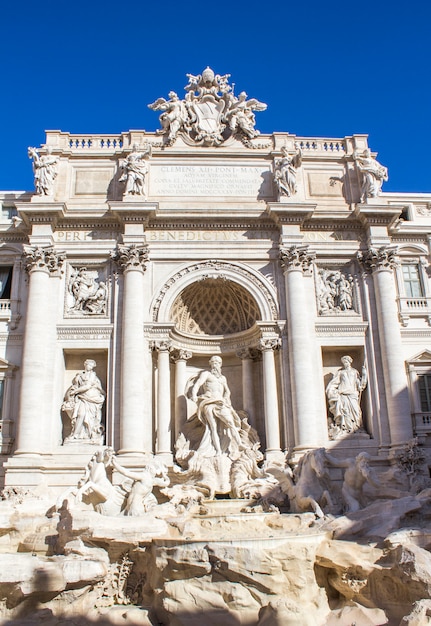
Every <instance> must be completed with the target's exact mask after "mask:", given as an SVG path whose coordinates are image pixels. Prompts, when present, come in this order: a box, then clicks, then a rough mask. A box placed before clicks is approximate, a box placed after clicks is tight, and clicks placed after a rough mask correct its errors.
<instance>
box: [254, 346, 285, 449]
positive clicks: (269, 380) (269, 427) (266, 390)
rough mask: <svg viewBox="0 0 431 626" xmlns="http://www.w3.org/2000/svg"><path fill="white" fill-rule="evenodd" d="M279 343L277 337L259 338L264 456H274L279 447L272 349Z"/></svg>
mask: <svg viewBox="0 0 431 626" xmlns="http://www.w3.org/2000/svg"><path fill="white" fill-rule="evenodd" d="M280 345H281V340H280V338H279V337H271V338H269V339H261V340H260V341H259V349H260V350H261V351H262V365H263V407H264V415H265V435H266V456H267V458H268V457H271V456H276V455H277V453H279V452H280V451H281V449H280V417H279V411H278V394H277V376H276V374H275V359H274V350H278V348H279V347H280Z"/></svg>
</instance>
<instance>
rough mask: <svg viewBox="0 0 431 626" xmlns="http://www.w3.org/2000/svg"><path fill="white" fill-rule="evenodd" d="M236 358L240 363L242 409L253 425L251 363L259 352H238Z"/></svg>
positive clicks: (253, 408)
mask: <svg viewBox="0 0 431 626" xmlns="http://www.w3.org/2000/svg"><path fill="white" fill-rule="evenodd" d="M237 356H238V357H239V358H240V359H241V361H242V408H243V409H244V411H246V413H247V414H248V416H249V421H250V424H255V394H254V381H253V362H254V361H255V360H256V358H257V357H258V356H259V358H260V352H259V351H258V350H256V349H254V348H245V349H244V350H239V351H238V352H237Z"/></svg>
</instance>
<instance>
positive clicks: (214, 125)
mask: <svg viewBox="0 0 431 626" xmlns="http://www.w3.org/2000/svg"><path fill="white" fill-rule="evenodd" d="M187 78H188V79H189V82H188V84H187V85H186V86H185V88H184V89H185V91H186V92H187V93H186V96H185V98H184V99H183V100H180V99H179V97H178V95H177V94H176V93H175V92H174V91H171V92H170V93H169V100H165V99H164V98H159V99H158V100H156V101H155V102H153V103H152V104H149V105H148V106H149V108H150V109H152V110H153V111H162V114H161V115H160V118H159V119H160V123H161V125H162V128H161V129H160V130H159V131H158V133H159V134H162V135H164V136H165V141H166V144H167V145H172V144H173V143H174V142H175V141H176V139H177V137H178V135H179V133H182V134H183V135H185V136H186V137H189V138H190V139H192V141H193V142H194V143H195V144H198V145H205V146H218V145H220V144H222V143H223V142H224V141H226V139H228V138H229V137H232V136H234V137H236V138H237V139H240V140H241V141H243V143H245V144H247V143H249V141H250V140H251V139H253V138H254V137H257V136H258V135H259V134H260V133H259V131H258V130H256V129H255V124H256V120H255V116H254V111H264V110H265V109H266V104H264V103H263V102H259V100H256V99H255V98H251V99H248V96H247V94H246V93H245V91H242V92H241V93H240V94H239V96H236V95H235V94H234V86H233V85H230V84H229V78H230V74H225V75H224V76H221V75H220V74H214V72H213V70H212V69H211V68H210V67H207V68H206V69H205V70H204V71H203V72H202V74H198V76H194V75H193V74H187Z"/></svg>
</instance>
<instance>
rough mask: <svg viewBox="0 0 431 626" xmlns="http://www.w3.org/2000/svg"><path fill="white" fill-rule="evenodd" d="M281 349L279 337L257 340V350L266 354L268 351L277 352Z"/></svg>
mask: <svg viewBox="0 0 431 626" xmlns="http://www.w3.org/2000/svg"><path fill="white" fill-rule="evenodd" d="M280 347H281V339H280V337H264V338H262V339H259V350H260V351H261V352H268V351H270V350H278V349H279V348H280Z"/></svg>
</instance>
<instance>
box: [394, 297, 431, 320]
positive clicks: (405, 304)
mask: <svg viewBox="0 0 431 626" xmlns="http://www.w3.org/2000/svg"><path fill="white" fill-rule="evenodd" d="M398 311H399V316H400V320H401V322H402V323H403V325H404V326H407V324H408V322H409V319H410V318H411V317H424V318H426V319H427V320H428V323H429V324H430V325H431V298H427V297H425V296H421V297H418V298H402V297H399V298H398Z"/></svg>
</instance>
